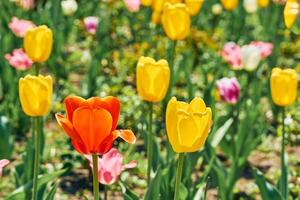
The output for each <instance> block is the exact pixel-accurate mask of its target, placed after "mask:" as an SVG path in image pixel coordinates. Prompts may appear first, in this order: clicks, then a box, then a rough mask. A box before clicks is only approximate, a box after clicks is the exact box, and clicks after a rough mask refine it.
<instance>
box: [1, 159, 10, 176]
mask: <svg viewBox="0 0 300 200" xmlns="http://www.w3.org/2000/svg"><path fill="white" fill-rule="evenodd" d="M8 164H9V160H7V159H3V160H0V177H1V176H2V171H3V168H4V167H5V166H6V165H8Z"/></svg>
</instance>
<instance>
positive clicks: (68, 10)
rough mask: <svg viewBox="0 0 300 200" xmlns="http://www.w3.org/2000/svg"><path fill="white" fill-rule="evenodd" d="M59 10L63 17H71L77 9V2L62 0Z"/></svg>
mask: <svg viewBox="0 0 300 200" xmlns="http://www.w3.org/2000/svg"><path fill="white" fill-rule="evenodd" d="M61 8H62V11H63V13H64V14H65V15H68V16H69V15H73V14H74V13H75V12H76V10H77V8H78V5H77V2H76V1H75V0H64V1H62V2H61Z"/></svg>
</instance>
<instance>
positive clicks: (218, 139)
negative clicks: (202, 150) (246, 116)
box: [211, 118, 233, 148]
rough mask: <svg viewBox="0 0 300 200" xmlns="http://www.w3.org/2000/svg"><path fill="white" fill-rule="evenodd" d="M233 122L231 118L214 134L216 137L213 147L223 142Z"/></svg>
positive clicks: (212, 143) (213, 140)
mask: <svg viewBox="0 0 300 200" xmlns="http://www.w3.org/2000/svg"><path fill="white" fill-rule="evenodd" d="M232 122H233V119H232V118H229V119H228V120H227V121H226V122H225V123H224V124H223V125H222V126H221V127H220V128H219V129H218V130H217V131H216V132H215V134H214V137H213V138H212V140H211V141H212V142H211V146H212V147H214V148H215V147H217V146H218V144H219V143H220V142H221V141H222V139H223V137H224V136H225V134H226V132H227V131H228V129H229V128H230V126H231V124H232Z"/></svg>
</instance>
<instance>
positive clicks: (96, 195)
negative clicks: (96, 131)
mask: <svg viewBox="0 0 300 200" xmlns="http://www.w3.org/2000/svg"><path fill="white" fill-rule="evenodd" d="M92 157H93V191H94V200H99V182H98V155H97V154H93V155H92Z"/></svg>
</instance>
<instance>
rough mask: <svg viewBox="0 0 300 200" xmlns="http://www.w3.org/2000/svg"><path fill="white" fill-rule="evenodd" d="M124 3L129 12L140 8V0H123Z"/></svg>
mask: <svg viewBox="0 0 300 200" xmlns="http://www.w3.org/2000/svg"><path fill="white" fill-rule="evenodd" d="M124 3H125V5H126V7H127V8H128V10H129V11H130V12H137V11H139V9H140V5H141V2H140V0H124Z"/></svg>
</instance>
